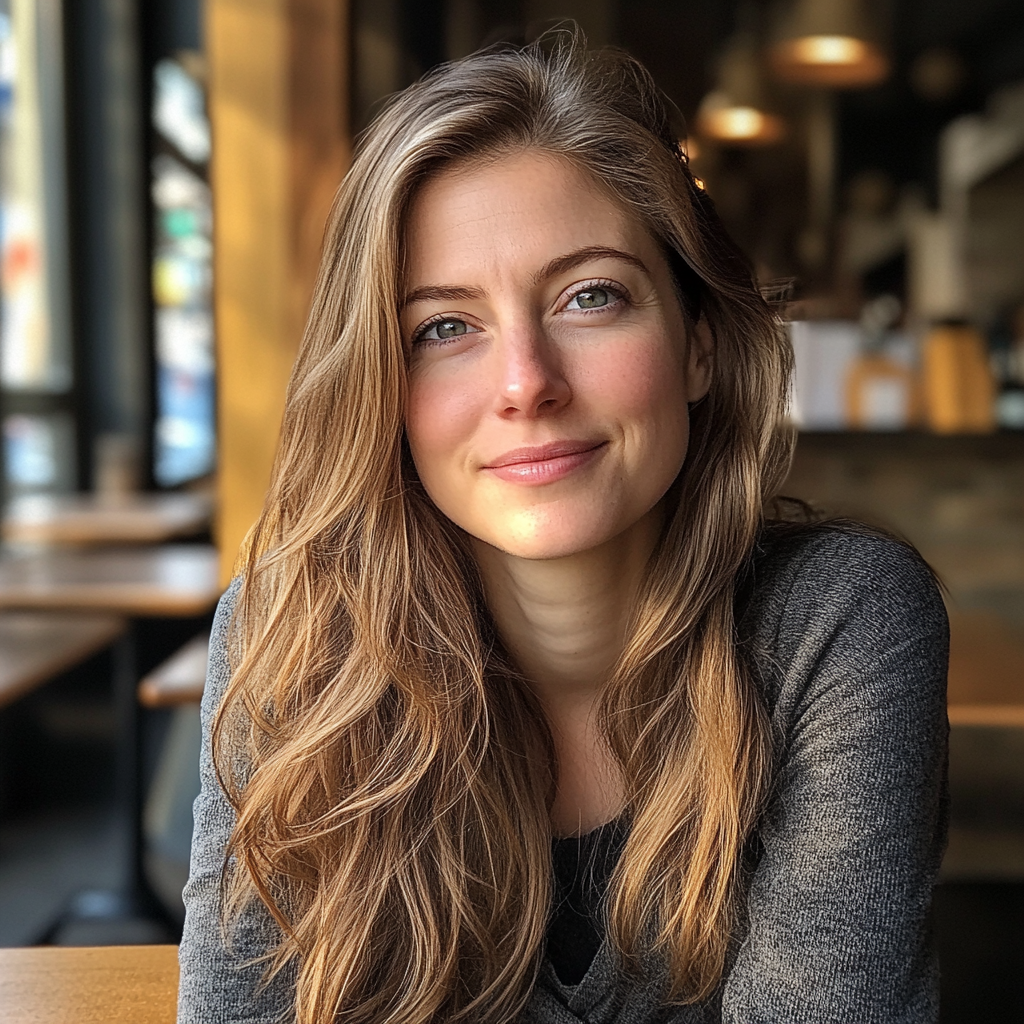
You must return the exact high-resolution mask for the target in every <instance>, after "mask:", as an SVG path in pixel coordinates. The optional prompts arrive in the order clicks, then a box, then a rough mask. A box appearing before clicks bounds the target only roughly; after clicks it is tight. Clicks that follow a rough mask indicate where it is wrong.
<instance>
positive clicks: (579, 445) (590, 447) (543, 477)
mask: <svg viewBox="0 0 1024 1024" xmlns="http://www.w3.org/2000/svg"><path fill="white" fill-rule="evenodd" d="M607 447H608V442H607V441H598V442H593V441H586V442H583V441H579V442H560V443H556V444H550V445H543V446H541V447H539V448H519V449H517V450H516V451H513V452H506V453H505V454H504V455H502V456H501V458H500V459H499V460H498V462H497V463H495V464H492V465H490V466H484V467H483V468H484V469H485V470H486V471H487V473H489V474H490V475H492V476H495V477H497V478H498V479H499V480H504V481H505V482H506V483H510V484H515V485H522V486H526V487H536V486H541V485H543V484H553V483H555V482H556V481H558V480H562V479H564V478H565V477H568V476H570V475H571V474H573V473H575V472H576V471H577V470H580V469H582V468H583V467H585V466H589V465H590V464H592V463H593V462H594V461H595V460H596V459H599V458H600V456H601V453H602V452H603V451H604V450H605V449H606V448H607ZM499 463H500V464H499Z"/></svg>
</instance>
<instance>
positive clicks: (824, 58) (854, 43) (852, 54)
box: [793, 36, 867, 64]
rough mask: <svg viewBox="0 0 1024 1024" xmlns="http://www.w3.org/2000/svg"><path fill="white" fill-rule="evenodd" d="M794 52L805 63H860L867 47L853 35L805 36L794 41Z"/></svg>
mask: <svg viewBox="0 0 1024 1024" xmlns="http://www.w3.org/2000/svg"><path fill="white" fill-rule="evenodd" d="M793 54H794V56H795V57H796V58H797V59H798V60H799V61H801V62H802V63H804V64H859V63H860V62H861V61H863V60H864V59H865V58H866V56H867V47H866V46H865V45H864V43H863V42H861V40H859V39H854V38H853V36H804V38H803V39H795V40H794V41H793Z"/></svg>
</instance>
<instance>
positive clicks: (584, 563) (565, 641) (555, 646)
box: [473, 505, 663, 713]
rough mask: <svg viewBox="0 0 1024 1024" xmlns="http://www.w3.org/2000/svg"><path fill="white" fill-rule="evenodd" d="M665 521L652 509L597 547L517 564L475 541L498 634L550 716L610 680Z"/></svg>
mask: <svg viewBox="0 0 1024 1024" xmlns="http://www.w3.org/2000/svg"><path fill="white" fill-rule="evenodd" d="M662 516H663V512H662V509H661V507H660V505H658V506H655V508H653V509H652V510H651V511H650V512H649V513H648V514H647V515H646V516H644V517H643V519H641V520H640V521H639V522H637V523H636V524H634V526H633V527H631V528H630V529H629V530H627V531H625V532H623V533H622V534H620V535H619V536H617V537H614V538H612V539H611V540H609V541H607V542H606V543H605V544H602V545H601V546H600V547H598V548H593V549H591V550H589V551H583V552H579V553H577V554H573V555H567V556H564V557H561V558H550V559H527V558H519V557H516V556H514V555H510V554H508V553H506V552H504V551H500V550H498V549H497V548H494V547H491V546H490V545H488V544H485V543H484V542H482V541H478V540H473V550H474V554H475V556H476V560H477V563H478V565H479V566H480V572H481V575H482V577H483V583H484V590H485V594H486V598H487V604H488V607H489V608H490V611H491V614H492V615H493V616H494V620H495V624H496V625H497V628H498V632H499V634H500V635H501V638H502V640H503V641H504V643H505V645H506V647H507V648H508V649H509V652H510V653H511V654H512V656H513V657H514V658H515V660H516V663H517V664H518V666H519V668H520V669H521V670H522V671H523V673H524V675H525V676H526V678H527V680H528V681H529V682H530V684H531V686H532V687H533V689H534V691H535V693H536V694H537V696H538V698H539V699H540V700H541V703H542V704H543V705H544V706H545V707H546V708H547V709H548V710H549V712H556V713H557V711H558V710H559V709H568V708H570V707H577V708H578V707H580V706H581V705H590V704H592V703H593V701H594V698H595V697H596V696H597V694H598V692H599V691H600V689H601V687H602V686H603V685H604V684H605V682H606V680H607V679H608V677H609V675H610V673H611V671H612V669H613V667H614V665H615V663H616V661H617V660H618V658H619V655H620V654H621V653H622V646H623V643H624V642H625V633H626V625H627V622H628V619H629V613H630V610H631V606H632V603H633V599H634V597H635V595H636V591H637V588H638V586H639V583H640V579H641V576H642V574H643V571H644V567H645V566H646V564H647V560H648V558H649V557H650V555H651V552H652V551H653V550H654V546H655V544H656V543H657V539H658V535H659V533H660V530H661V525H662Z"/></svg>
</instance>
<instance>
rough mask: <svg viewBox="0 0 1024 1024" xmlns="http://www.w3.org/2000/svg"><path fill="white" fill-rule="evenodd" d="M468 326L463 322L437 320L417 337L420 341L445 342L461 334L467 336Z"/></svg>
mask: <svg viewBox="0 0 1024 1024" xmlns="http://www.w3.org/2000/svg"><path fill="white" fill-rule="evenodd" d="M469 331H470V327H469V324H467V323H466V321H465V320H456V319H454V318H452V319H451V320H438V321H437V322H436V323H433V324H431V325H430V326H429V327H428V328H427V329H426V330H425V331H424V332H423V333H422V334H421V335H420V337H419V340H420V341H447V340H448V339H449V338H457V337H459V335H461V334H468V333H469Z"/></svg>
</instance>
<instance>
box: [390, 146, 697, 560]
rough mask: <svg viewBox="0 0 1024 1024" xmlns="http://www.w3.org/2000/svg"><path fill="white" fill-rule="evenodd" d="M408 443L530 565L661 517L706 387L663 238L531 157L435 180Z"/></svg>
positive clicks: (463, 522)
mask: <svg viewBox="0 0 1024 1024" xmlns="http://www.w3.org/2000/svg"><path fill="white" fill-rule="evenodd" d="M405 244H406V261H407V262H406V267H407V272H408V287H407V291H406V293H405V296H404V300H403V305H402V310H401V322H402V331H403V335H404V338H405V342H406V345H407V346H408V347H409V350H410V368H409V400H408V406H407V410H406V432H407V436H408V439H409V445H410V448H411V451H412V457H413V460H414V462H415V465H416V470H417V472H418V474H419V477H420V479H421V481H422V482H423V485H424V487H425V488H426V490H427V493H428V494H429V495H430V497H431V499H432V500H433V501H434V503H435V504H436V505H437V507H438V508H439V509H440V510H441V511H442V512H443V513H444V514H445V515H446V516H447V517H448V518H449V519H451V520H452V521H453V522H454V523H456V525H458V526H460V527H461V528H462V529H464V530H465V531H466V532H467V533H469V534H470V535H471V536H473V537H475V538H477V539H478V540H480V541H483V542H484V543H486V544H489V545H491V546H493V547H495V548H498V549H499V550H501V551H504V552H507V553H509V554H511V555H515V556H519V557H522V558H531V559H542V558H558V557H562V556H566V555H572V554H576V553H579V552H582V551H587V550H590V549H592V548H596V547H597V546H599V545H601V544H604V543H606V542H608V541H610V540H612V539H613V538H615V537H618V536H619V535H620V534H623V533H625V532H626V531H629V530H630V529H631V528H632V527H635V526H636V525H637V524H638V523H640V521H641V520H643V519H645V517H647V515H648V513H651V512H652V510H653V509H655V506H657V505H658V503H659V501H660V500H661V498H662V497H663V496H664V494H665V492H666V490H667V489H668V488H669V486H670V485H671V483H672V481H673V480H674V479H675V478H676V476H677V474H678V473H679V470H680V468H681V466H682V464H683V459H684V457H685V455H686V446H687V440H688V420H687V407H686V403H687V402H692V401H695V400H696V399H698V398H700V397H701V396H702V395H703V394H704V393H705V392H706V390H707V387H708V383H709V375H710V352H709V343H708V335H707V331H706V330H705V328H704V326H703V325H702V326H701V328H700V329H698V330H697V331H695V332H691V338H690V344H689V345H687V337H686V326H685V322H684V319H683V314H682V311H681V309H680V305H679V301H678V298H677V296H676V291H675V287H674V284H673V281H672V276H671V273H670V270H669V267H668V264H667V262H666V261H665V258H664V257H663V256H662V254H661V251H660V248H659V246H658V244H657V243H656V242H655V241H654V239H653V238H652V237H651V236H650V235H649V234H648V232H647V231H646V230H645V229H644V228H643V227H642V226H641V225H640V224H639V223H637V221H636V220H635V219H634V218H632V217H630V216H629V215H627V214H626V213H625V212H623V210H622V209H620V208H619V207H618V206H617V205H616V204H615V203H614V202H612V201H611V200H610V199H608V198H607V196H606V195H605V194H604V193H603V192H602V191H601V190H600V189H598V188H597V187H596V186H595V185H594V183H593V182H592V181H591V180H590V178H589V177H587V176H586V175H584V174H583V173H581V172H580V171H578V170H577V169H575V167H573V166H572V165H571V164H569V163H568V162H566V161H564V160H560V159H558V158H557V157H553V156H549V155H546V154H542V153H538V152H534V151H527V152H524V153H521V154H518V155H515V156H510V157H507V158H502V159H495V160H488V161H479V162H476V163H472V164H469V165H467V166H464V167H460V168H457V169H455V170H452V171H449V172H447V173H442V174H441V175H439V176H438V177H436V178H434V179H433V180H431V181H430V182H428V183H427V184H426V185H425V186H424V187H423V189H422V190H421V191H420V192H419V194H418V196H417V198H416V199H415V201H414V203H413V205H412V208H411V211H410V217H409V222H408V228H407V234H406V239H405Z"/></svg>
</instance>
